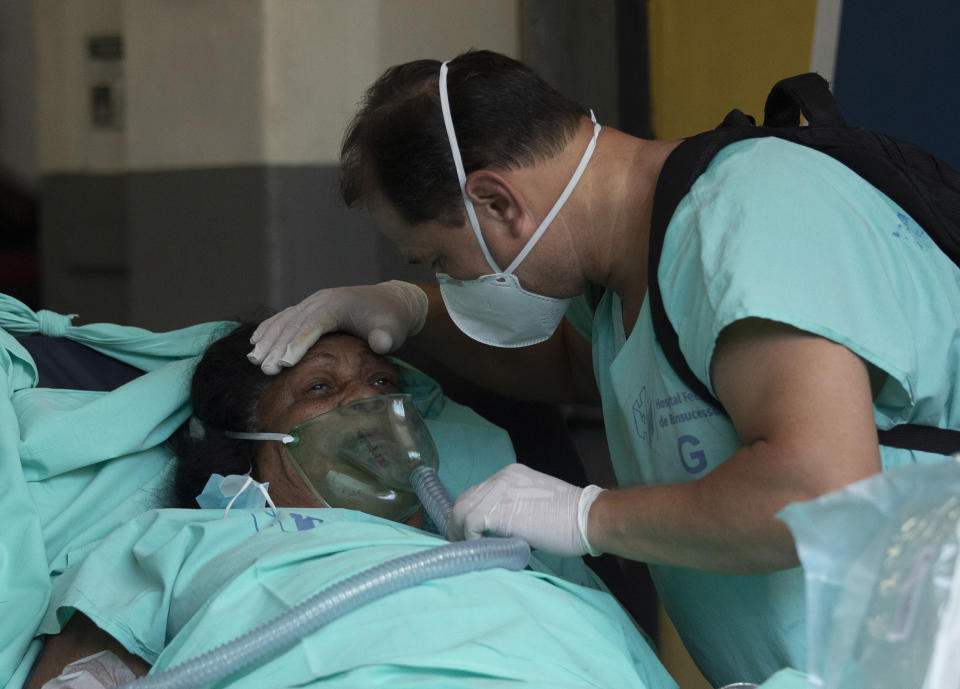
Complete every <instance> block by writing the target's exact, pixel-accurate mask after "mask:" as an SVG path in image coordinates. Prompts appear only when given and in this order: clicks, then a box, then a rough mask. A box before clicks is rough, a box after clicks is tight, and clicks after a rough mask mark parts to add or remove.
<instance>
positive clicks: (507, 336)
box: [437, 62, 600, 347]
mask: <svg viewBox="0 0 960 689" xmlns="http://www.w3.org/2000/svg"><path fill="white" fill-rule="evenodd" d="M440 107H441V109H442V111H443V123H444V125H445V126H446V129H447V139H448V140H449V141H450V152H451V153H452V154H453V163H454V166H455V167H456V169H457V180H458V181H459V182H460V192H461V194H462V195H463V203H464V206H466V209H467V217H468V218H469V219H470V225H471V226H472V227H473V233H474V234H475V235H476V237H477V242H478V243H479V244H480V249H481V250H482V251H483V255H484V257H485V258H486V259H487V263H488V264H489V265H490V267H491V268H492V269H493V273H491V274H489V275H481V276H480V277H478V278H476V279H474V280H456V279H454V278H451V277H450V276H449V275H447V274H446V273H437V281H438V282H439V283H440V294H441V295H442V296H443V303H444V304H445V305H446V307H447V312H448V313H449V314H450V318H451V319H452V320H453V322H454V323H456V325H457V327H458V328H460V330H462V331H463V332H464V333H466V334H467V335H468V336H470V337H471V338H473V339H474V340H477V341H478V342H482V343H484V344H488V345H492V346H494V347H527V346H529V345H534V344H537V343H538V342H543V341H544V340H546V339H547V338H548V337H550V336H551V335H552V334H553V333H554V331H555V330H556V329H557V326H558V325H560V321H561V319H562V318H563V314H564V313H566V310H567V306H569V304H570V301H571V300H570V299H556V298H554V297H546V296H543V295H540V294H534V293H533V292H528V291H527V290H525V289H523V287H521V286H520V281H519V280H518V279H517V277H516V275H514V271H515V270H516V269H517V266H519V265H520V263H521V262H522V261H523V259H525V258H526V257H527V254H529V253H530V250H531V249H533V247H534V246H535V245H536V243H537V242H538V241H540V238H541V237H542V236H543V233H544V232H545V231H546V229H547V227H548V226H549V225H550V223H551V222H553V219H554V218H555V217H556V216H557V213H559V212H560V209H561V208H563V204H564V203H566V201H567V199H568V198H569V197H570V194H572V193H573V189H574V187H576V186H577V182H579V181H580V177H581V176H582V175H583V171H584V170H585V169H586V167H587V163H588V162H590V158H591V156H593V150H594V148H596V145H597V135H598V134H599V133H600V125H599V124H597V119H596V117H594V115H593V111H590V119H591V120H593V138H591V139H590V143H589V144H588V145H587V150H586V151H584V152H583V156H582V157H581V158H580V164H579V165H577V169H576V170H575V171H574V173H573V176H572V177H571V178H570V181H569V182H568V183H567V186H566V187H565V188H564V190H563V193H561V194H560V198H558V199H557V202H556V203H555V204H554V205H553V208H551V209H550V212H549V213H547V216H546V217H545V218H544V219H543V222H541V223H540V226H539V227H538V228H537V230H536V232H534V233H533V236H531V237H530V241H528V242H527V244H526V246H524V247H523V249H522V250H521V251H520V253H519V254H518V255H517V257H516V258H515V259H513V262H512V263H511V264H510V265H509V266H507V269H506V270H500V267H499V266H498V265H497V263H496V261H494V260H493V256H492V255H491V254H490V250H489V249H488V248H487V245H486V242H484V240H483V233H482V232H481V231H480V223H479V221H478V220H477V211H476V209H475V208H474V207H473V202H472V201H471V200H470V197H469V196H467V192H466V187H465V185H466V181H467V175H466V172H465V170H464V167H463V159H462V158H461V156H460V147H459V145H458V144H457V135H456V132H455V131H454V129H453V118H452V117H451V115H450V99H449V96H448V94H447V63H446V62H444V63H443V64H442V65H441V66H440Z"/></svg>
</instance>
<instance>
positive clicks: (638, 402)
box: [632, 386, 654, 444]
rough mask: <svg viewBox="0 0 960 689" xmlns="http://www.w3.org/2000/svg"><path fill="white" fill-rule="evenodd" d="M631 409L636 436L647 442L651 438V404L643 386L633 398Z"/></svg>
mask: <svg viewBox="0 0 960 689" xmlns="http://www.w3.org/2000/svg"><path fill="white" fill-rule="evenodd" d="M632 411H633V428H634V430H635V431H636V433H637V437H638V438H640V440H643V441H644V442H646V443H648V444H649V443H650V442H651V440H652V439H653V429H654V422H653V404H652V403H651V401H650V395H648V394H647V388H646V387H645V386H644V387H642V388H640V393H639V394H638V395H637V397H636V399H634V400H633V406H632Z"/></svg>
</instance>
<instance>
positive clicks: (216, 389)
mask: <svg viewBox="0 0 960 689" xmlns="http://www.w3.org/2000/svg"><path fill="white" fill-rule="evenodd" d="M256 327H257V325H256V324H255V323H242V324H241V325H240V326H239V327H238V328H237V329H236V330H233V331H232V332H231V333H229V334H228V335H226V336H225V337H222V338H220V339H219V340H216V341H215V342H214V343H213V344H211V345H210V346H209V347H208V348H207V350H206V352H204V354H203V357H202V358H201V359H200V362H199V363H198V364H197V367H196V370H195V371H194V374H193V380H192V382H191V385H190V405H191V406H192V407H193V418H194V419H196V420H197V421H199V425H198V424H197V422H196V421H193V420H191V421H188V422H187V423H185V424H183V425H182V426H181V427H180V428H179V429H178V430H177V432H176V433H174V435H173V437H172V438H171V444H172V446H173V450H174V452H175V453H176V455H177V460H178V461H177V468H176V472H175V474H174V479H173V499H174V501H175V503H176V505H177V506H178V507H197V502H196V497H197V496H198V495H199V494H200V492H201V491H202V490H203V487H204V485H206V483H207V480H208V479H209V478H210V475H211V474H214V473H218V474H223V475H226V474H245V473H247V472H248V471H250V470H251V469H253V468H254V462H255V460H256V455H257V450H258V449H259V443H256V442H253V441H250V440H235V439H232V438H227V437H226V436H224V435H223V432H224V431H257V430H260V429H259V428H258V425H257V404H258V403H259V402H260V398H261V397H263V395H264V393H265V392H266V390H267V387H268V386H269V385H270V383H271V382H272V381H274V380H276V376H268V375H267V374H266V373H264V372H263V371H261V370H260V367H259V366H254V365H252V364H251V363H250V362H249V361H247V352H249V351H250V336H251V335H253V331H254V330H255V329H256Z"/></svg>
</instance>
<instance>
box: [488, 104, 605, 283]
mask: <svg viewBox="0 0 960 689" xmlns="http://www.w3.org/2000/svg"><path fill="white" fill-rule="evenodd" d="M590 119H591V120H592V121H593V138H591V139H590V143H589V144H587V150H585V151H584V152H583V155H582V156H581V157H580V164H579V165H577V169H576V170H574V172H573V177H571V178H570V181H569V182H567V186H566V187H564V189H563V193H561V194H560V198H558V199H557V202H556V203H555V204H553V208H551V209H550V212H549V213H547V217H545V218H544V219H543V222H541V223H540V227H538V228H537V231H536V232H534V233H533V236H532V237H530V241H528V242H527V245H526V246H525V247H523V249H521V251H520V253H519V254H517V257H516V258H515V259H513V262H512V263H511V264H510V265H509V266H507V269H506V270H505V271H503V272H505V273H507V274H510V273H512V272H513V271H514V270H516V269H517V266H518V265H520V262H521V261H523V259H525V258H526V257H527V254H529V253H530V250H531V249H533V247H534V245H536V243H537V242H539V241H540V237H542V236H543V233H544V232H546V231H547V227H548V226H549V225H550V223H552V222H553V219H554V218H555V217H557V213H559V212H560V209H561V208H563V204H565V203H566V202H567V199H568V198H570V194H572V193H573V190H574V188H575V187H576V186H577V182H579V181H580V177H582V176H583V171H584V170H586V169H587V163H589V162H590V158H592V157H593V150H594V149H595V148H596V147H597V135H598V134H599V133H600V125H599V124H598V123H597V118H596V117H595V116H594V114H593V110H591V111H590Z"/></svg>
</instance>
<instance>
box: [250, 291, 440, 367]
mask: <svg viewBox="0 0 960 689" xmlns="http://www.w3.org/2000/svg"><path fill="white" fill-rule="evenodd" d="M426 319H427V295H426V293H425V292H424V291H423V290H422V289H420V288H419V287H417V286H416V285H414V284H411V283H409V282H401V281H400V280H390V281H389V282H381V283H379V284H377V285H360V286H356V287H332V288H330V289H322V290H320V291H318V292H314V293H313V294H311V295H310V296H309V297H307V298H306V299H304V300H303V301H302V302H300V303H299V304H296V305H295V306H291V307H288V308H286V309H284V310H283V311H281V312H280V313H278V314H275V315H273V316H271V317H270V318H268V319H267V320H265V321H264V322H263V323H261V324H260V327H258V328H257V330H256V331H255V332H254V333H253V337H251V338H250V342H251V344H253V345H255V346H254V348H253V351H252V352H250V353H249V354H248V355H247V358H248V359H249V360H250V362H251V363H254V364H260V368H261V369H263V372H264V373H269V374H275V373H279V372H280V368H281V367H283V366H293V365H294V364H296V363H297V362H298V361H300V359H301V357H303V355H304V354H305V353H306V351H307V350H308V349H310V347H312V346H313V344H314V343H315V342H316V341H317V340H318V339H320V336H321V335H324V334H326V333H329V332H334V331H337V330H343V331H345V332H348V333H351V334H353V335H356V336H357V337H362V338H363V339H365V340H366V341H367V343H368V344H369V345H370V348H371V349H372V350H373V351H375V352H378V353H380V354H386V353H387V352H391V351H393V350H395V349H397V348H399V347H400V345H402V344H403V343H404V341H405V340H406V339H407V337H408V336H409V335H416V334H417V333H418V332H420V330H421V329H422V328H423V324H424V322H425V321H426Z"/></svg>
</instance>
